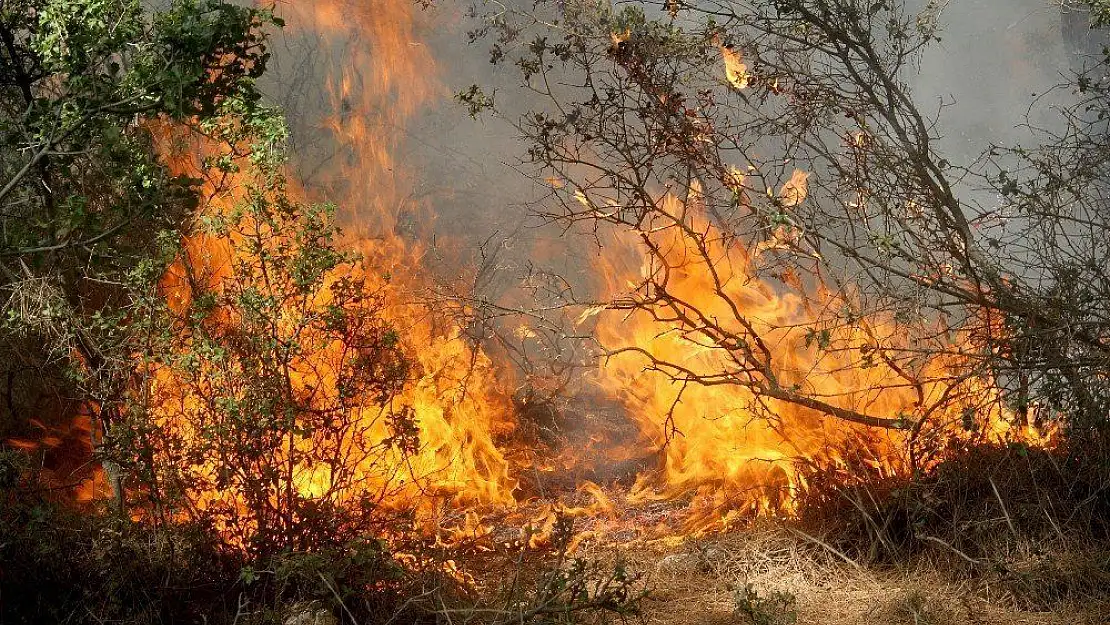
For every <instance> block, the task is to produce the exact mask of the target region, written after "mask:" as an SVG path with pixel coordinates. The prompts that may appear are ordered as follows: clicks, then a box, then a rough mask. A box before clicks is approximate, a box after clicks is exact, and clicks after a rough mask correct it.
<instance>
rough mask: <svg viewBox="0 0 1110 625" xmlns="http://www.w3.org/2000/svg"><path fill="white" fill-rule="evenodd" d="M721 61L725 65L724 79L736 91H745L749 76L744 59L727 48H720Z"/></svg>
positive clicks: (749, 81)
mask: <svg viewBox="0 0 1110 625" xmlns="http://www.w3.org/2000/svg"><path fill="white" fill-rule="evenodd" d="M720 48H721V59H722V60H723V61H724V64H725V78H726V79H728V82H729V84H730V85H732V86H733V87H734V88H736V89H746V88H747V87H748V85H749V84H750V83H751V74H749V73H748V65H747V64H746V63H744V57H743V55H741V54H740V53H739V52H737V51H736V50H734V49H732V48H731V47H729V46H720Z"/></svg>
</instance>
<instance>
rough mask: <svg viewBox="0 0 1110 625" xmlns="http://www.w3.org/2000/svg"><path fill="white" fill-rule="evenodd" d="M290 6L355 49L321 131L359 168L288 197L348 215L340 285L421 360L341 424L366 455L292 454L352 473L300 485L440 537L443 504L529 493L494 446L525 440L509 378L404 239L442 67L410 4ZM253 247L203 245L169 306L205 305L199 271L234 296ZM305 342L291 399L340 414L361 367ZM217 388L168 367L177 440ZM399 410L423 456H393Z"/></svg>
mask: <svg viewBox="0 0 1110 625" xmlns="http://www.w3.org/2000/svg"><path fill="white" fill-rule="evenodd" d="M287 8H288V11H289V12H290V13H291V14H292V15H291V16H290V17H291V19H289V23H290V25H291V28H292V29H293V31H294V33H296V32H297V30H298V29H301V28H307V29H309V30H310V31H314V32H310V34H311V35H312V36H314V37H320V38H321V39H322V40H324V41H330V42H346V45H345V46H343V50H342V52H341V54H343V55H345V56H344V57H343V58H342V59H336V67H337V68H338V73H339V75H338V77H335V78H334V79H333V80H331V82H330V83H329V86H328V92H329V95H330V100H331V106H330V113H327V117H326V118H325V119H323V120H322V122H321V125H322V126H323V127H324V128H325V129H326V130H327V131H328V133H329V135H330V137H331V139H332V140H333V141H334V143H335V145H336V147H337V149H338V150H339V151H340V152H341V153H342V154H343V155H344V156H345V158H344V159H342V164H341V165H340V166H339V167H338V168H337V169H332V170H331V171H330V172H329V174H330V175H329V177H328V179H327V180H326V182H325V183H323V184H322V185H320V186H321V188H320V189H315V188H314V189H312V190H307V189H302V188H300V187H298V186H296V185H293V184H290V187H289V189H288V192H289V193H290V194H291V195H293V197H294V198H296V199H300V200H304V201H310V200H311V199H313V197H315V196H316V195H321V194H322V195H324V196H325V197H327V198H329V199H331V200H333V201H335V202H336V203H337V204H338V205H340V206H342V207H343V209H342V210H343V211H345V212H342V213H341V214H340V220H341V221H342V222H343V223H344V224H349V226H348V227H346V228H345V229H344V235H345V238H346V241H345V245H346V246H348V247H350V248H353V249H356V250H357V251H358V252H359V253H360V256H361V259H362V260H361V263H359V264H358V265H351V264H343V265H340V266H338V267H337V268H336V269H335V270H334V271H333V275H330V276H329V277H328V283H329V285H331V284H335V283H337V282H338V281H340V280H356V281H357V282H358V283H359V284H361V285H362V287H363V288H365V289H366V291H367V293H369V294H372V296H373V297H374V298H375V300H376V301H380V303H381V314H382V316H383V317H384V321H385V322H388V323H389V324H390V325H392V326H393V327H394V328H396V329H397V333H398V335H399V340H400V341H401V343H402V349H403V351H404V352H405V354H406V355H407V356H408V357H409V358H410V359H411V360H412V362H413V366H412V367H411V372H412V373H411V379H409V380H408V381H407V383H406V384H405V386H404V388H403V390H402V391H401V392H400V393H399V394H398V395H397V396H395V397H393V399H392V401H391V403H390V405H389V406H379V405H376V404H375V403H374V402H365V403H359V404H356V405H354V406H352V407H350V408H349V409H347V410H346V414H344V415H341V417H340V419H341V420H343V421H344V422H350V423H353V424H354V425H352V426H351V432H353V433H354V434H353V435H352V440H354V441H356V443H355V444H353V445H352V444H342V445H341V444H340V443H337V442H334V441H328V440H324V439H321V438H320V437H319V436H313V435H312V434H311V433H308V434H306V435H305V436H304V437H303V438H302V439H301V440H299V441H297V443H296V445H295V448H296V450H297V451H293V452H290V454H291V457H303V456H305V455H308V454H307V452H312V454H313V455H315V456H319V455H320V454H321V452H322V451H323V450H328V449H330V447H329V445H331V446H336V447H335V449H334V450H332V451H333V452H334V453H333V454H332V455H333V456H335V457H343V458H344V466H342V467H339V468H337V467H335V466H332V465H331V464H329V463H325V462H308V461H300V462H297V463H296V464H297V466H296V467H295V477H294V481H295V483H296V487H297V490H299V491H300V494H301V496H304V497H308V498H320V497H328V498H330V500H332V501H336V502H338V503H340V504H341V505H348V504H349V505H355V502H357V501H358V500H359V499H360V497H363V496H364V495H367V494H370V495H373V496H374V498H376V499H378V500H380V503H381V504H382V505H385V506H387V507H392V508H397V509H400V510H411V511H415V512H416V513H417V523H418V525H422V526H424V527H425V528H426V529H428V531H429V532H432V533H436V532H438V531H439V528H438V525H439V523H440V520H439V519H440V512H441V510H442V508H443V506H445V505H449V506H481V505H502V506H504V505H510V504H512V503H513V501H514V500H513V495H512V492H513V489H514V488H515V487H516V483H515V481H514V480H513V479H512V477H511V476H510V474H509V464H508V462H507V460H506V458H505V455H504V453H503V451H502V449H500V448H499V447H498V445H497V444H496V443H495V441H496V440H497V439H498V438H500V437H505V436H506V435H508V434H509V433H510V432H511V431H512V430H513V427H514V423H513V419H512V404H511V401H510V399H509V392H508V389H507V388H506V384H505V381H504V380H505V378H504V374H503V372H500V371H497V370H496V369H495V367H494V364H493V363H492V362H491V361H490V359H489V357H488V356H486V355H485V354H484V353H483V352H482V350H481V349H480V347H479V346H477V345H475V344H474V343H473V342H472V341H471V340H468V338H467V337H466V335H465V328H464V327H462V326H461V325H460V323H459V322H458V321H457V320H456V319H454V318H452V317H451V316H449V315H448V314H446V313H444V312H443V311H441V310H437V309H435V308H434V307H433V306H430V305H426V304H424V303H422V302H421V296H422V294H423V293H426V292H427V291H428V290H429V288H430V287H431V286H432V283H431V280H430V279H429V277H428V271H427V267H426V266H425V263H424V260H423V259H424V256H425V253H426V250H425V248H424V244H423V243H422V242H421V241H420V240H419V238H414V237H411V236H405V235H404V234H403V233H402V232H401V231H400V227H399V222H400V217H401V215H402V213H403V212H404V211H410V210H417V209H419V208H420V207H419V206H412V205H411V203H410V202H409V201H408V200H407V198H408V197H410V196H411V192H412V188H411V185H412V180H411V179H410V178H409V176H408V174H407V173H406V170H405V168H404V166H403V164H402V163H398V162H397V161H396V160H395V159H394V154H395V153H396V152H397V150H398V145H399V142H400V140H401V139H402V133H403V131H404V129H405V127H406V124H407V122H408V120H409V119H410V118H411V117H412V116H413V115H415V114H416V113H418V112H419V111H420V110H421V109H422V107H423V106H424V105H426V104H427V103H428V102H429V101H432V99H433V98H435V97H437V96H438V95H439V94H440V93H441V92H442V91H443V88H442V87H441V85H440V84H439V82H438V80H437V78H436V74H437V70H436V64H435V61H434V59H433V58H432V57H431V55H430V54H429V52H428V51H427V49H426V47H424V46H423V45H422V44H421V42H420V41H419V36H418V33H417V32H416V28H417V24H416V18H415V16H414V15H413V11H414V8H413V3H412V2H411V1H410V0H388V1H385V2H375V3H373V5H372V6H371V5H370V4H359V5H351V4H349V3H345V2H339V1H338V0H334V1H320V2H306V3H295V4H293V5H290V6H288V7H287ZM165 134H172V130H171V131H166V132H165ZM166 143H167V145H172V144H174V142H171V141H167V142H166ZM177 143H178V144H179V143H180V142H177ZM179 147H180V146H179ZM187 149H189V150H192V153H191V154H177V155H175V156H174V158H172V159H171V160H172V162H173V163H174V166H175V168H177V169H178V170H179V172H178V173H183V171H184V170H187V169H189V168H194V167H196V166H197V165H198V163H199V162H200V160H199V157H200V155H202V154H203V151H204V147H203V146H189V147H188V148H187ZM248 182H249V181H248V180H243V181H242V183H243V184H242V185H240V184H237V183H233V184H232V185H230V186H231V188H232V191H231V192H230V193H226V194H224V195H220V194H218V193H215V189H214V188H212V187H211V186H209V187H208V188H206V189H205V196H206V197H210V198H211V199H210V201H209V203H208V207H207V210H209V211H216V212H224V213H226V212H228V211H231V210H232V209H233V208H234V207H235V205H236V204H237V203H238V202H239V201H241V200H242V199H243V198H242V197H240V195H241V193H237V192H236V188H237V187H239V186H243V187H245V186H246V184H247V183H248ZM252 227H261V228H263V229H265V226H264V225H261V226H259V225H257V224H250V225H249V226H248V229H249V228H252ZM264 234H265V237H266V238H268V239H272V240H274V241H275V243H274V245H282V243H281V241H284V240H285V239H284V238H283V233H281V232H272V231H268V232H265V233H264ZM248 243H249V241H243V240H241V239H236V238H234V237H233V238H232V239H231V240H228V239H227V238H216V237H211V236H207V235H204V234H200V233H198V234H194V235H192V236H190V238H189V239H188V240H187V241H186V242H185V252H184V254H183V257H182V259H181V260H180V261H179V262H178V264H177V265H176V266H175V267H174V268H173V269H172V270H171V271H170V273H169V274H167V276H166V277H165V278H164V280H163V290H164V292H165V295H166V297H167V298H168V300H169V301H170V304H171V307H172V308H174V309H175V310H179V311H180V310H182V309H183V307H184V304H185V303H187V302H188V301H189V300H190V298H191V297H192V293H191V289H190V287H189V282H190V281H189V280H188V279H186V276H187V274H188V275H190V276H191V278H192V279H193V280H196V278H197V276H203V279H204V281H205V284H206V285H207V286H208V287H210V288H215V289H217V290H218V289H224V288H228V285H227V284H225V282H226V281H227V280H228V278H229V269H228V268H229V267H230V266H231V265H232V264H233V263H235V262H236V261H237V260H241V259H243V258H244V257H245V256H246V255H248V254H250V253H253V251H252V248H251V246H250V245H248ZM332 303H333V302H332V301H331V299H330V296H329V295H328V293H327V292H326V291H325V292H324V293H322V294H319V295H318V296H316V298H315V299H313V300H311V301H309V302H306V303H305V304H304V306H307V307H308V308H309V309H311V310H316V311H322V310H325V309H326V308H327V307H328V306H330V305H332ZM226 314H228V313H227V312H226V311H219V312H217V313H215V318H214V322H215V323H220V322H221V321H222V319H220V318H219V317H220V315H226ZM304 314H305V313H304V311H302V310H289V311H288V313H287V314H285V313H283V315H282V318H283V319H286V320H287V323H296V322H297V321H298V319H299V318H302V317H303V316H304ZM280 331H282V329H281V328H279V332H280ZM298 336H299V338H298V340H299V341H300V342H301V346H302V350H301V351H302V352H303V353H302V354H301V355H300V356H298V357H297V358H296V359H295V360H294V362H293V364H292V373H291V376H290V377H291V380H292V384H293V387H294V389H293V394H294V395H295V396H297V397H306V398H309V399H308V400H306V401H308V402H309V404H311V405H313V406H317V407H319V406H325V405H326V406H333V405H336V404H337V398H338V396H339V393H340V390H339V389H338V388H337V382H336V380H335V376H334V373H333V372H335V371H337V370H339V368H340V367H341V366H342V364H343V359H344V358H345V357H347V356H346V355H345V348H344V346H343V345H341V344H337V343H335V342H327V341H325V340H324V339H323V337H322V336H321V335H319V334H318V333H316V334H314V333H312V332H308V331H301V332H300V333H299V334H298ZM186 340H187V339H186ZM211 375H215V373H214V372H213V373H212V374H211ZM210 391H211V389H209V388H208V387H206V386H205V385H204V384H201V385H200V386H199V388H198V387H196V385H195V384H194V386H193V387H188V386H187V385H185V384H184V383H183V380H182V379H180V374H179V373H177V372H175V371H171V370H169V369H163V370H159V371H158V372H157V373H156V375H155V381H154V384H153V387H152V392H151V394H152V395H153V396H154V397H156V398H157V399H158V402H159V404H158V408H157V410H158V411H159V413H160V414H161V415H162V416H161V423H162V424H163V427H165V428H171V429H174V430H175V431H176V432H177V433H178V434H180V435H181V436H183V437H184V438H185V439H186V440H187V439H190V438H195V437H198V436H202V435H203V433H202V431H201V430H200V429H198V428H200V427H201V423H202V421H203V419H202V417H201V415H202V413H203V410H202V407H203V406H202V404H203V402H204V401H205V400H206V397H205V395H206V394H207V393H209V392H210ZM401 411H403V412H404V413H405V414H406V415H407V416H408V417H409V418H411V421H412V423H413V424H414V426H415V431H414V432H408V433H404V435H405V436H408V437H409V440H411V441H413V442H414V446H413V447H411V448H407V447H408V446H407V445H399V446H390V445H389V444H387V442H388V441H390V440H392V439H396V438H397V437H398V436H400V433H399V432H398V431H397V426H396V424H395V423H394V421H393V419H392V415H394V414H398V413H399V412H401ZM297 452H301V453H300V454H299V456H298V453H297ZM337 470H338V471H342V472H344V473H345V474H348V475H350V476H352V477H349V478H347V481H348V482H350V483H352V484H357V485H358V488H357V489H355V490H353V491H351V492H339V493H337V492H335V491H334V488H335V486H334V483H335V477H334V476H335V474H336V471H337ZM196 477H197V479H198V480H199V481H200V482H203V483H210V484H218V483H219V479H218V476H217V475H215V474H214V470H213V469H212V468H210V467H203V466H201V467H197V468H196ZM237 497H238V494H237V493H234V492H230V491H221V490H219V489H216V488H212V489H208V490H206V491H205V492H201V493H198V494H197V496H196V498H195V501H194V502H193V503H194V505H196V506H197V507H199V508H201V509H210V510H216V509H237V508H241V507H242V506H243V505H244V504H243V502H241V501H238V500H237ZM475 518H476V517H474V515H473V513H472V514H470V515H468V516H467V517H466V523H467V526H466V527H465V528H463V529H452V528H446V529H445V531H448V532H452V531H454V532H456V533H457V532H464V533H471V534H472V533H474V527H473V526H475V525H476V521H475Z"/></svg>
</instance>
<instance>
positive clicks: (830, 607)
mask: <svg viewBox="0 0 1110 625" xmlns="http://www.w3.org/2000/svg"><path fill="white" fill-rule="evenodd" d="M604 551H605V556H606V557H611V558H620V559H623V560H625V561H627V562H628V563H629V565H630V566H631V567H632V568H636V569H640V570H643V571H646V572H648V574H649V578H650V584H651V587H652V588H653V592H652V594H651V596H650V598H649V599H647V600H646V601H645V603H644V605H643V614H644V620H645V622H647V623H659V624H663V623H667V624H673V623H683V624H690V625H726V624H728V625H745V624H749V623H750V624H753V625H790V624H791V623H798V624H803V625H804V624H811V623H812V624H815V625H816V624H821V625H857V624H858V625H864V624H866V625H876V624H878V625H886V624H890V625H902V624H905V625H964V624H967V625H971V624H984V623H990V624H995V623H997V624H1011V623H1012V624H1018V623H1029V624H1034V623H1037V624H1050V623H1051V624H1056V623H1059V624H1061V625H1063V624H1069V625H1071V624H1086V623H1090V624H1094V623H1106V622H1108V621H1107V620H1106V617H1105V616H1104V615H1107V614H1110V602H1108V601H1107V598H1108V594H1110V584H1107V583H1104V582H1105V581H1106V579H1107V578H1106V575H1107V571H1108V570H1110V569H1107V568H1106V566H1104V565H1105V564H1106V562H1105V561H1104V560H1102V561H1099V558H1098V557H1097V556H1093V555H1092V554H1091V553H1088V552H1082V553H1080V552H1076V553H1067V552H1056V553H1055V554H1054V555H1053V556H1051V557H1046V556H1043V555H1042V556H1039V557H1038V558H1035V559H1026V558H1025V555H1024V554H1018V553H1015V554H1013V555H1014V559H1013V560H1011V561H1008V562H1006V563H1004V564H1003V563H1001V562H1000V564H1002V565H1003V568H1004V569H1005V570H1004V571H1003V570H1001V569H998V570H996V571H995V572H994V573H993V574H988V573H979V574H976V575H968V574H967V573H966V572H963V571H960V572H955V573H953V572H952V571H950V570H946V569H945V568H944V566H945V562H947V560H946V559H944V558H933V557H931V556H930V555H928V554H923V555H921V556H920V557H917V558H915V559H914V560H913V561H912V562H907V563H904V564H903V565H902V566H899V567H895V568H886V569H875V568H869V567H866V566H863V565H861V564H858V563H855V562H854V561H851V560H849V559H846V558H845V557H844V556H843V555H841V554H837V553H834V552H833V550H832V548H831V547H830V546H827V545H823V544H821V542H820V541H819V540H818V539H814V538H811V537H805V536H802V535H800V534H799V533H797V532H796V530H793V529H791V528H790V527H788V526H786V525H784V524H777V523H768V524H765V525H764V526H762V527H758V528H753V529H749V530H744V531H740V532H736V533H733V534H729V535H724V536H718V537H713V538H709V539H701V540H689V541H687V542H685V543H684V544H681V545H678V546H668V545H666V544H663V543H655V544H647V545H644V544H640V545H635V546H633V545H626V546H624V547H622V548H619V549H615V550H614V549H612V548H606V549H604ZM590 555H592V556H594V557H600V556H601V554H600V553H594V554H590ZM1015 571H1025V572H1026V576H1025V578H1024V579H1020V580H1019V579H1018V578H1017V577H1015V574H1014V572H1015ZM1038 588H1039V589H1040V590H1039V591H1035V592H1034V591H1033V589H1038ZM746 591H747V592H746ZM753 593H754V594H753ZM753 597H755V600H754V602H753V600H752V598H753ZM783 598H791V599H792V601H785V600H784V599H783ZM753 604H754V605H753ZM745 605H746V606H747V609H743V607H744V606H745ZM753 614H754V616H753Z"/></svg>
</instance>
